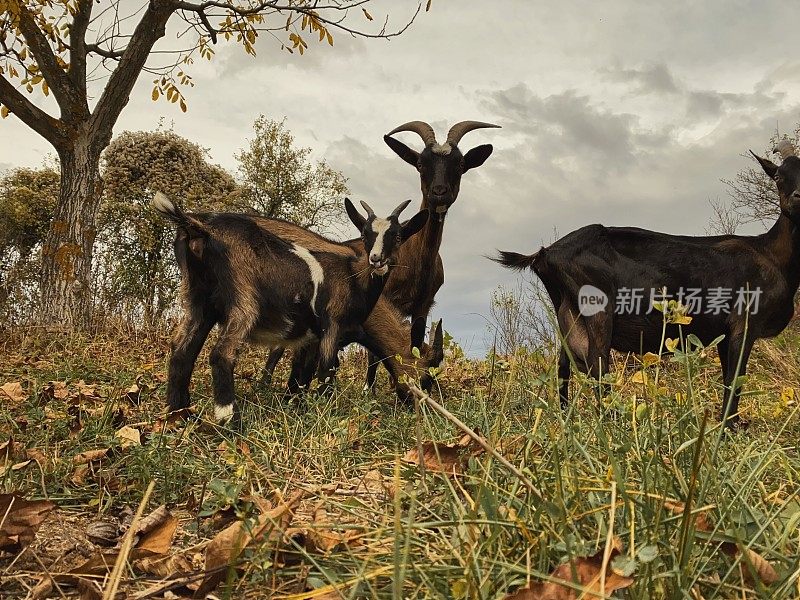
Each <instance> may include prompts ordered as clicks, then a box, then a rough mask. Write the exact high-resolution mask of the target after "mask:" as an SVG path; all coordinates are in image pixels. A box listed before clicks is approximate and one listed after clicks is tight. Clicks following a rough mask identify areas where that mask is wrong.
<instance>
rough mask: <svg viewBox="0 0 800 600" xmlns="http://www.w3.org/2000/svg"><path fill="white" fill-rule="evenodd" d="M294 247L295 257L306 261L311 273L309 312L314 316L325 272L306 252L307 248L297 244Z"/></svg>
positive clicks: (309, 253)
mask: <svg viewBox="0 0 800 600" xmlns="http://www.w3.org/2000/svg"><path fill="white" fill-rule="evenodd" d="M293 245H294V250H292V252H294V253H295V254H296V255H297V256H299V257H300V258H302V259H303V260H304V261H306V264H307V265H308V270H309V271H311V282H312V283H313V284H314V295H313V296H311V310H312V311H313V312H314V314H315V315H316V314H317V292H318V291H319V286H321V285H322V282H323V281H325V272H324V271H323V270H322V265H321V264H319V261H318V260H317V259H316V258H314V255H313V254H311V252H309V251H308V249H307V248H303V247H302V246H298V245H297V244H293ZM317 316H319V315H317Z"/></svg>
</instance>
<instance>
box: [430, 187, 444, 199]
mask: <svg viewBox="0 0 800 600" xmlns="http://www.w3.org/2000/svg"><path fill="white" fill-rule="evenodd" d="M431 191H432V192H433V193H434V194H435V195H437V196H444V195H445V194H446V193H447V186H445V185H435V186H433V188H432V189H431Z"/></svg>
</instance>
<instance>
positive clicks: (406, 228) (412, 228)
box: [400, 208, 430, 242]
mask: <svg viewBox="0 0 800 600" xmlns="http://www.w3.org/2000/svg"><path fill="white" fill-rule="evenodd" d="M429 214H430V211H428V209H427V208H426V209H424V210H421V211H419V212H418V213H417V214H415V215H414V216H413V217H411V218H410V219H409V220H408V221H406V222H405V223H403V225H402V226H401V227H400V239H401V240H402V241H403V242H405V241H406V240H407V239H408V238H410V237H411V236H412V235H414V234H415V233H417V232H418V231H419V230H420V229H422V228H423V227H425V223H427V222H428V215H429Z"/></svg>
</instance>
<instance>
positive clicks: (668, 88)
mask: <svg viewBox="0 0 800 600" xmlns="http://www.w3.org/2000/svg"><path fill="white" fill-rule="evenodd" d="M601 73H605V74H606V75H608V77H609V79H611V80H613V81H619V82H623V83H630V84H632V85H634V86H635V89H634V91H635V92H636V93H640V94H676V93H678V92H679V91H680V88H679V87H678V84H677V83H676V82H675V78H674V77H673V75H672V73H671V72H670V70H669V68H668V67H667V65H665V64H663V63H661V64H656V65H650V66H648V67H642V68H639V69H635V68H634V69H623V68H618V69H602V70H601Z"/></svg>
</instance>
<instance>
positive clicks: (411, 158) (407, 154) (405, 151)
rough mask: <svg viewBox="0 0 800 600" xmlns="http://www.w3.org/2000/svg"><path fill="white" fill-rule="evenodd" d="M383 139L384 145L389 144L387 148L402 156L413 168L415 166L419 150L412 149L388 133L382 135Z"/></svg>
mask: <svg viewBox="0 0 800 600" xmlns="http://www.w3.org/2000/svg"><path fill="white" fill-rule="evenodd" d="M383 141H384V142H386V145H387V146H389V148H391V149H392V150H393V151H394V153H395V154H397V156H399V157H400V158H402V159H403V160H404V161H406V162H407V163H408V164H410V165H411V166H412V167H414V168H415V169H416V168H417V163H418V162H419V152H417V151H416V150H412V149H411V148H409V147H408V146H406V145H405V144H404V143H403V142H401V141H400V140H396V139H394V138H393V137H391V136H388V135H385V136H383Z"/></svg>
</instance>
